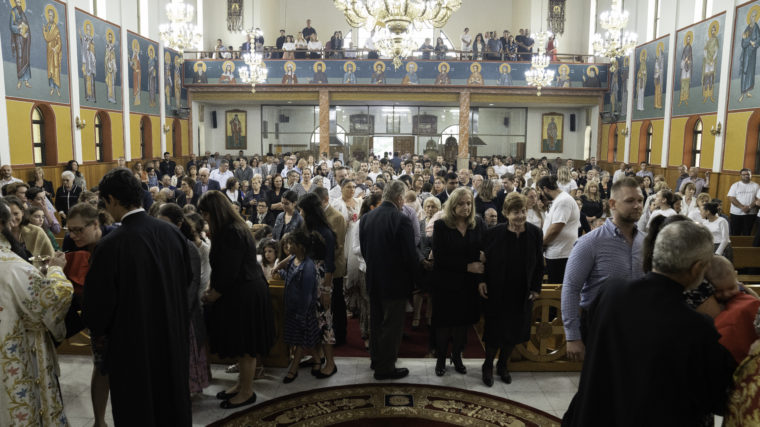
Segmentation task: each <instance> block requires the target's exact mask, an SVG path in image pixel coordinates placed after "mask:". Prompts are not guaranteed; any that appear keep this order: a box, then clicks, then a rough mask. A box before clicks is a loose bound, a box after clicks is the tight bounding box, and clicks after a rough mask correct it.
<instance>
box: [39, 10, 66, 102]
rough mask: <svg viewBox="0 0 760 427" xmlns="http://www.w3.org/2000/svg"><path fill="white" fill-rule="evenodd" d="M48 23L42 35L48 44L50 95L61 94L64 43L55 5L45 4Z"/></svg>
mask: <svg viewBox="0 0 760 427" xmlns="http://www.w3.org/2000/svg"><path fill="white" fill-rule="evenodd" d="M45 15H46V16H47V23H45V25H44V26H43V27H42V35H43V37H44V38H45V43H46V44H47V76H48V86H50V95H51V96H52V95H53V93H55V94H56V95H58V96H61V58H62V56H63V44H62V43H61V31H60V30H59V29H58V11H57V10H56V9H55V6H53V5H52V4H49V5H47V6H45Z"/></svg>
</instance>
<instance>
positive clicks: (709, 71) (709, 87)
mask: <svg viewBox="0 0 760 427" xmlns="http://www.w3.org/2000/svg"><path fill="white" fill-rule="evenodd" d="M719 30H720V24H719V23H718V21H713V22H711V23H710V29H709V34H710V35H709V36H708V38H707V43H705V49H704V57H703V59H702V98H703V99H702V103H703V104H704V103H706V102H707V100H708V99H709V100H710V101H711V102H715V68H716V67H717V66H718V50H719V49H720V43H718V31H719Z"/></svg>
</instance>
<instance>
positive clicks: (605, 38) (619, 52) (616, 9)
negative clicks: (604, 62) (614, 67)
mask: <svg viewBox="0 0 760 427" xmlns="http://www.w3.org/2000/svg"><path fill="white" fill-rule="evenodd" d="M599 24H600V25H601V26H602V28H604V29H605V30H606V31H605V32H604V34H600V33H596V34H594V38H593V40H592V42H591V45H592V46H593V48H594V55H596V56H601V57H606V58H609V59H612V58H618V57H621V56H629V55H630V54H631V52H632V51H633V49H634V48H635V47H636V40H638V36H637V35H636V33H632V32H629V31H625V27H626V26H627V25H628V11H627V10H621V6H620V0H612V5H610V10H605V11H604V12H602V13H601V14H599Z"/></svg>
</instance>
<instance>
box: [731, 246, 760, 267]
mask: <svg viewBox="0 0 760 427" xmlns="http://www.w3.org/2000/svg"><path fill="white" fill-rule="evenodd" d="M734 268H736V269H737V270H739V269H742V268H760V247H758V248H753V247H736V248H734Z"/></svg>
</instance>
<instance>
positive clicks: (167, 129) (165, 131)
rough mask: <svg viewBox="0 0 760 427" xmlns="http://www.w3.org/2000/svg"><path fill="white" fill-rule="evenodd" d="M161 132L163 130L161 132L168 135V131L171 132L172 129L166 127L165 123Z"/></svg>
mask: <svg viewBox="0 0 760 427" xmlns="http://www.w3.org/2000/svg"><path fill="white" fill-rule="evenodd" d="M161 130H163V131H164V133H169V131H171V130H172V128H171V127H169V125H167V124H166V123H164V128H163V129H161Z"/></svg>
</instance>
